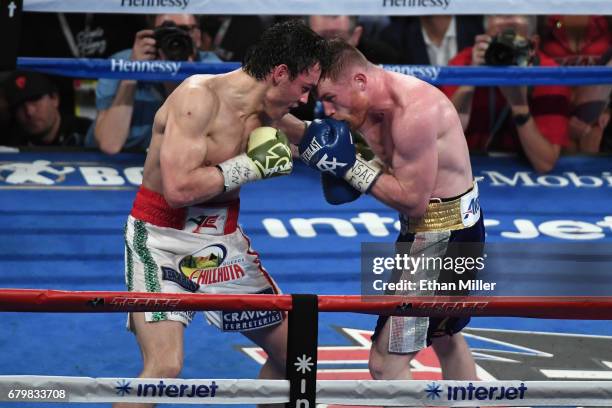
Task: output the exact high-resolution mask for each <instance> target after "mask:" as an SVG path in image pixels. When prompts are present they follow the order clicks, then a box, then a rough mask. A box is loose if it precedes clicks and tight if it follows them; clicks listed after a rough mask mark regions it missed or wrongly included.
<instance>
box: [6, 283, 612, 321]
mask: <svg viewBox="0 0 612 408" xmlns="http://www.w3.org/2000/svg"><path fill="white" fill-rule="evenodd" d="M291 305H292V300H291V295H219V294H214V295H212V294H196V293H193V294H192V293H148V292H102V291H60V290H46V289H0V312H85V313H92V312H144V311H160V310H175V311H191V310H220V309H223V310H227V311H240V310H285V311H290V310H291ZM318 305H319V311H321V312H355V313H366V314H376V315H402V316H506V317H511V316H512V317H534V318H543V319H586V320H610V319H612V297H609V296H605V297H603V296H602V297H578V296H572V297H510V296H505V297H504V296H497V297H472V296H466V297H459V296H455V297H449V296H435V297H401V296H367V297H362V296H359V295H347V296H341V295H321V296H318Z"/></svg>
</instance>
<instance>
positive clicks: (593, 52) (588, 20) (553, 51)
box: [540, 16, 612, 153]
mask: <svg viewBox="0 0 612 408" xmlns="http://www.w3.org/2000/svg"><path fill="white" fill-rule="evenodd" d="M542 20H543V21H542V23H541V24H540V27H541V29H540V38H541V42H540V48H541V50H542V52H544V53H545V54H547V55H548V56H549V57H551V58H553V59H554V60H555V61H556V62H557V63H558V64H559V65H564V66H590V65H605V64H606V63H608V61H609V59H610V57H609V56H608V57H603V55H604V54H605V53H606V51H607V50H608V48H609V47H611V46H612V28H611V27H610V19H609V18H607V17H604V16H547V17H545V18H543V19H542ZM610 89H611V87H610V85H596V86H575V87H572V96H571V102H570V121H569V136H570V144H569V146H568V149H567V151H569V152H581V153H597V152H599V150H600V145H601V143H602V136H603V134H604V129H605V128H606V126H607V125H608V122H609V117H610V113H609V111H607V110H606V106H607V105H608V101H609V99H610Z"/></svg>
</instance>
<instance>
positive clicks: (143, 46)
mask: <svg viewBox="0 0 612 408" xmlns="http://www.w3.org/2000/svg"><path fill="white" fill-rule="evenodd" d="M156 57H157V48H156V47H155V39H154V38H153V30H140V31H138V32H137V33H136V37H135V38H134V45H133V46H132V55H131V57H130V58H131V59H132V60H133V61H146V60H149V61H150V60H154V59H155V58H156Z"/></svg>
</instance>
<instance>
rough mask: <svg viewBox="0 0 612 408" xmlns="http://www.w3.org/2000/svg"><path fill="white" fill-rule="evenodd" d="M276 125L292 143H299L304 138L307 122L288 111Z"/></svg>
mask: <svg viewBox="0 0 612 408" xmlns="http://www.w3.org/2000/svg"><path fill="white" fill-rule="evenodd" d="M274 127H276V128H278V129H280V130H282V131H283V132H284V133H285V134H286V135H287V138H288V139H289V141H290V142H291V143H293V144H298V143H300V140H302V136H304V131H305V130H306V123H305V122H304V121H303V120H300V119H298V118H296V117H295V116H293V115H292V114H290V113H288V114H286V115H285V116H283V117H282V119H281V120H279V121H278V122H277V123H275V124H274Z"/></svg>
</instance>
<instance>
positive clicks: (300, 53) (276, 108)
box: [242, 20, 327, 119]
mask: <svg viewBox="0 0 612 408" xmlns="http://www.w3.org/2000/svg"><path fill="white" fill-rule="evenodd" d="M326 61H327V48H326V42H325V40H324V39H323V38H322V37H321V36H319V35H318V34H316V33H315V32H314V31H312V30H311V29H310V28H308V27H307V26H306V25H305V24H304V23H303V22H302V21H300V20H289V21H286V22H283V23H278V24H275V25H273V26H271V27H270V28H268V29H267V30H266V31H264V33H263V34H262V35H261V37H260V39H259V41H258V42H257V43H256V44H255V45H254V46H252V47H251V48H250V49H249V51H248V52H247V53H246V55H245V57H244V60H243V63H242V69H243V70H244V71H245V72H246V73H247V74H249V75H250V76H251V77H253V78H255V79H256V80H258V81H267V82H268V83H269V85H270V87H269V88H268V91H267V92H266V94H265V97H264V106H265V111H266V113H267V114H268V115H269V116H270V117H272V118H274V119H278V118H280V117H282V116H283V115H285V114H286V113H287V112H289V109H290V108H293V107H296V106H298V104H300V103H306V102H307V100H308V94H309V92H310V90H311V89H312V88H314V87H315V85H316V83H317V81H318V80H319V77H320V75H321V67H322V66H324V65H326Z"/></svg>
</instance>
